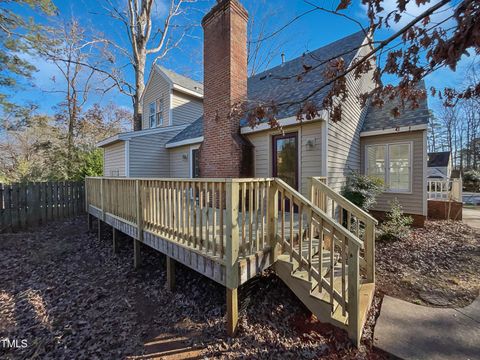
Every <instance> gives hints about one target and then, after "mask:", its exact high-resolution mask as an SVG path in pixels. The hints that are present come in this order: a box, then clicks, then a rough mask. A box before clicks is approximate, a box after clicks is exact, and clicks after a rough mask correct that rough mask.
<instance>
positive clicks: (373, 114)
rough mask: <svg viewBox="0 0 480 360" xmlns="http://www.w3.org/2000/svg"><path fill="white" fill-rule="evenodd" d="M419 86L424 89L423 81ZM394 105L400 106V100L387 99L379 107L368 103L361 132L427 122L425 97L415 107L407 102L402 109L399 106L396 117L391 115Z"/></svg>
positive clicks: (428, 114)
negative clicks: (398, 113)
mask: <svg viewBox="0 0 480 360" xmlns="http://www.w3.org/2000/svg"><path fill="white" fill-rule="evenodd" d="M419 88H420V89H425V83H424V82H423V81H421V82H420V83H419ZM396 106H397V107H400V100H394V101H387V102H386V103H385V104H384V105H383V106H382V107H381V108H378V107H376V106H373V105H371V104H370V105H369V106H368V110H367V114H366V116H365V120H364V122H363V128H362V132H368V131H378V130H386V129H395V128H404V127H412V126H417V125H426V124H428V120H429V118H430V112H429V111H428V104H427V99H426V98H425V99H423V100H420V101H419V107H418V108H416V109H411V107H410V105H409V104H408V102H407V103H406V104H405V108H404V109H401V108H400V116H398V117H394V116H393V115H392V110H393V109H394V108H395V107H396Z"/></svg>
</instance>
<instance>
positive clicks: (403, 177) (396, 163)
mask: <svg viewBox="0 0 480 360" xmlns="http://www.w3.org/2000/svg"><path fill="white" fill-rule="evenodd" d="M366 171H367V175H371V176H376V177H379V178H381V179H383V180H384V181H385V184H386V185H387V187H388V189H389V191H392V192H410V191H411V178H412V176H411V175H412V174H411V144H410V143H401V144H387V145H370V146H367V164H366Z"/></svg>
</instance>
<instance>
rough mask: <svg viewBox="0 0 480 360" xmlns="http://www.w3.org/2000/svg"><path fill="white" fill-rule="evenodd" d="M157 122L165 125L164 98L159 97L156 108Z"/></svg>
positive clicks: (158, 124) (159, 124)
mask: <svg viewBox="0 0 480 360" xmlns="http://www.w3.org/2000/svg"><path fill="white" fill-rule="evenodd" d="M156 110H157V111H156V114H155V118H156V123H157V126H162V125H163V99H158V100H157V109H156Z"/></svg>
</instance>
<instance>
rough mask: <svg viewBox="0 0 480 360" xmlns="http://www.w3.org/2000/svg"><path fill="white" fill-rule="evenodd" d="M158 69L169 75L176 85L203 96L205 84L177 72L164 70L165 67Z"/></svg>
mask: <svg viewBox="0 0 480 360" xmlns="http://www.w3.org/2000/svg"><path fill="white" fill-rule="evenodd" d="M157 67H158V68H159V69H160V70H161V71H163V72H164V73H165V75H167V76H168V77H169V78H170V80H172V82H173V83H174V84H177V85H180V86H182V87H184V88H186V89H188V90H191V91H195V92H196V93H199V94H201V95H203V84H202V83H200V82H198V81H195V80H192V79H190V78H188V77H186V76H183V75H180V74H178V73H176V72H175V71H172V70H169V69H167V68H164V67H163V66H160V65H157Z"/></svg>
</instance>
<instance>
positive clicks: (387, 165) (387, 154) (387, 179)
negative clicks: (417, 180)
mask: <svg viewBox="0 0 480 360" xmlns="http://www.w3.org/2000/svg"><path fill="white" fill-rule="evenodd" d="M405 144H407V145H408V147H409V149H408V150H409V156H410V159H409V161H410V164H409V165H410V166H409V167H410V173H409V176H410V179H409V184H408V185H409V189H408V190H405V191H402V190H391V189H389V188H387V189H386V190H385V191H384V193H388V194H412V193H413V141H397V142H395V141H393V142H388V143H378V144H368V145H366V146H365V154H364V156H365V165H364V171H365V172H364V173H365V174H366V175H368V148H369V147H374V146H385V147H386V151H385V177H384V179H383V180H384V181H385V186H387V187H388V186H389V184H390V146H391V145H405Z"/></svg>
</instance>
